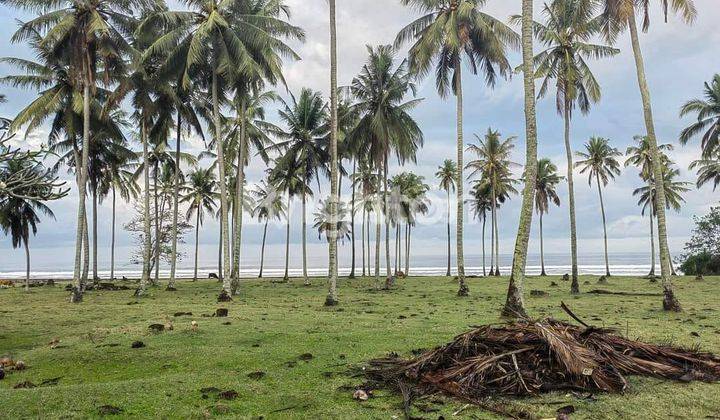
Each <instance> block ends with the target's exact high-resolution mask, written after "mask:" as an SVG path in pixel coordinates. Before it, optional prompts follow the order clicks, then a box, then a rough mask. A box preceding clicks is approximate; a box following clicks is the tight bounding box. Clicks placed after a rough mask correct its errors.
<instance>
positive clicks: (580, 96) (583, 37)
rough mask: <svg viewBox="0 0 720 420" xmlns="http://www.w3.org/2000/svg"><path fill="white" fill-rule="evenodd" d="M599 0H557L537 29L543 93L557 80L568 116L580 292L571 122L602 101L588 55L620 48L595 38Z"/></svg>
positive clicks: (575, 287)
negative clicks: (597, 42)
mask: <svg viewBox="0 0 720 420" xmlns="http://www.w3.org/2000/svg"><path fill="white" fill-rule="evenodd" d="M596 12H597V2H596V1H595V0H569V1H568V0H553V1H552V2H551V3H550V4H546V5H545V6H544V7H543V11H542V13H543V15H544V16H545V20H546V23H545V24H543V23H539V22H536V23H535V24H534V27H533V28H534V32H535V36H536V38H537V39H538V41H539V42H540V43H541V44H542V45H543V46H544V47H545V49H544V50H543V51H541V52H540V53H539V54H538V55H536V56H535V77H536V78H538V79H542V84H541V85H540V89H539V91H538V97H543V96H545V95H546V94H547V92H548V89H549V88H550V84H551V83H554V84H555V90H556V98H555V100H556V104H557V112H558V114H560V115H561V116H562V117H563V119H564V121H565V153H566V155H567V165H568V169H567V182H568V190H569V199H568V203H569V206H568V209H569V212H570V251H571V259H572V261H571V265H572V270H571V271H572V285H571V293H579V292H580V286H579V283H578V261H577V227H576V222H575V187H574V182H573V168H574V167H575V166H574V165H573V151H572V146H571V135H570V125H571V120H572V113H573V110H574V109H575V107H576V106H577V107H578V108H579V109H580V111H581V112H582V113H583V114H587V113H588V112H590V107H591V105H592V104H593V103H596V102H598V101H600V98H601V93H600V84H599V83H598V81H597V80H596V79H595V76H594V75H593V74H592V71H591V70H590V67H589V65H588V63H587V60H588V59H591V58H594V59H598V58H604V57H611V56H613V55H616V54H618V53H619V52H620V51H619V50H617V49H615V48H613V47H610V46H606V45H598V44H594V43H592V40H593V38H594V37H595V36H596V35H598V34H599V33H600V31H601V30H602V23H603V19H602V17H601V16H597V15H596Z"/></svg>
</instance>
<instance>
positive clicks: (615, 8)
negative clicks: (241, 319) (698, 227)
mask: <svg viewBox="0 0 720 420" xmlns="http://www.w3.org/2000/svg"><path fill="white" fill-rule="evenodd" d="M651 3H652V2H651V1H650V0H639V1H638V0H601V4H602V5H603V6H604V8H605V13H604V16H605V28H604V34H605V37H606V38H607V39H608V40H609V41H610V42H614V41H615V40H616V39H617V37H618V35H619V34H620V33H621V32H623V31H624V30H625V29H629V32H630V43H631V45H632V49H633V55H634V57H635V70H636V72H637V79H638V86H639V89H640V97H641V99H642V107H643V116H644V120H645V128H646V130H647V136H648V139H649V142H650V151H651V153H652V156H653V174H654V175H653V177H654V179H662V178H663V171H664V169H663V167H664V165H663V162H662V160H661V159H660V150H659V148H658V143H657V136H656V134H655V122H654V119H653V113H652V101H651V100H650V87H649V85H648V81H647V76H646V74H645V62H644V59H643V55H642V50H641V48H640V36H639V34H638V27H637V22H636V19H635V16H636V12H638V11H640V12H641V13H642V14H643V31H647V30H648V29H649V28H650V15H649V13H650V8H651ZM657 4H658V5H659V6H660V7H661V8H662V11H663V13H664V15H665V18H666V20H667V15H668V13H669V11H670V10H672V11H673V12H675V13H678V14H679V15H680V17H681V18H682V19H683V20H684V21H685V22H687V23H693V22H694V21H695V18H696V16H697V10H696V9H695V3H694V1H693V0H673V1H672V2H669V1H667V0H662V1H658V2H657ZM657 201H658V205H657V210H658V213H657V218H658V236H659V242H660V269H661V274H662V284H663V291H664V293H663V295H664V298H663V309H664V310H666V311H676V312H677V311H681V310H682V307H681V306H680V302H679V301H678V300H677V297H676V296H675V291H674V290H673V285H672V281H671V279H670V275H671V271H672V268H671V266H670V251H669V249H668V241H667V221H666V218H665V208H666V204H665V191H663V188H662V185H661V186H660V187H659V188H658V191H657Z"/></svg>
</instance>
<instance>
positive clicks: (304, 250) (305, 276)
mask: <svg viewBox="0 0 720 420" xmlns="http://www.w3.org/2000/svg"><path fill="white" fill-rule="evenodd" d="M306 185H307V168H305V174H304V175H303V192H302V259H303V260H302V272H303V284H304V285H305V286H310V278H308V272H307V193H306V192H305V187H306Z"/></svg>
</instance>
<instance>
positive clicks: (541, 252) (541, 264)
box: [540, 212, 547, 277]
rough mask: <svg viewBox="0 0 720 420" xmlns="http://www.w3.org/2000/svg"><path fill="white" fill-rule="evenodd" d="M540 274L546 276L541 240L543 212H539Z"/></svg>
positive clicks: (543, 247)
mask: <svg viewBox="0 0 720 420" xmlns="http://www.w3.org/2000/svg"><path fill="white" fill-rule="evenodd" d="M540 275H541V276H542V277H545V276H547V273H545V244H544V241H543V214H542V212H540Z"/></svg>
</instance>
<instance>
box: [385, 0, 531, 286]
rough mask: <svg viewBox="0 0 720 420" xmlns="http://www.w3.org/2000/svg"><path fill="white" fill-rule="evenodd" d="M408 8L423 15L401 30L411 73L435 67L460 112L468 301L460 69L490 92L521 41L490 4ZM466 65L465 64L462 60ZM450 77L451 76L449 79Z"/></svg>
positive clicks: (460, 262) (461, 272) (443, 0)
mask: <svg viewBox="0 0 720 420" xmlns="http://www.w3.org/2000/svg"><path fill="white" fill-rule="evenodd" d="M401 3H402V4H403V5H406V6H410V7H412V8H415V9H416V10H418V11H419V12H420V13H422V14H423V16H422V17H420V18H418V19H417V20H415V21H414V22H412V23H410V24H409V25H407V26H406V27H405V28H403V29H402V30H401V31H400V33H399V34H398V36H397V38H396V39H395V45H396V46H400V45H401V44H404V43H406V42H408V41H411V40H412V41H414V44H413V45H412V47H411V48H410V53H409V55H410V69H411V71H412V72H413V73H415V74H417V75H418V76H420V77H425V76H427V75H428V74H429V73H430V71H431V70H432V68H433V66H435V73H436V85H437V90H438V92H439V93H440V96H442V97H443V98H445V97H447V96H448V94H449V93H450V92H452V93H453V94H454V95H455V97H456V102H457V104H456V107H457V167H458V171H457V179H456V189H457V197H458V198H457V218H456V220H457V227H456V230H457V234H456V242H457V245H456V247H457V250H456V254H457V270H458V279H459V286H460V288H459V290H458V295H459V296H467V295H468V288H467V284H466V283H465V261H464V253H463V220H464V208H463V200H464V197H463V194H464V192H463V182H464V180H463V168H464V164H463V151H464V147H465V145H464V140H463V88H462V65H463V61H467V63H468V64H469V68H470V70H471V72H472V73H473V74H477V73H478V72H481V73H482V74H483V75H484V76H485V80H486V82H487V84H488V85H489V86H491V87H492V86H494V85H495V82H496V79H497V76H498V75H501V76H508V75H509V74H510V70H511V68H510V63H509V62H508V59H507V56H506V50H507V47H508V46H511V47H518V46H519V45H520V38H519V37H518V35H517V34H516V33H515V32H513V31H512V30H511V29H510V28H509V27H508V26H506V25H505V24H504V23H502V22H501V21H499V20H497V19H495V18H494V17H492V16H490V15H488V14H487V13H484V12H483V11H482V7H483V6H485V3H486V0H457V1H452V2H448V1H447V0H401ZM463 59H465V60H463ZM451 73H452V75H451Z"/></svg>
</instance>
